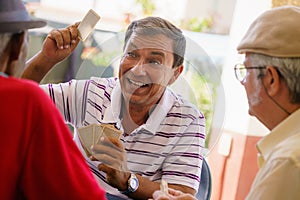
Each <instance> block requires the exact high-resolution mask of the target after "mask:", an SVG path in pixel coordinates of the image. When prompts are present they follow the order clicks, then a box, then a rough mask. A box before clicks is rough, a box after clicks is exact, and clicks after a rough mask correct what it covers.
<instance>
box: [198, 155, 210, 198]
mask: <svg viewBox="0 0 300 200" xmlns="http://www.w3.org/2000/svg"><path fill="white" fill-rule="evenodd" d="M211 181H212V180H211V173H210V169H209V166H208V164H207V162H206V160H205V159H203V164H202V171H201V179H200V185H199V188H198V193H197V194H196V198H197V199H199V200H209V199H210V196H211Z"/></svg>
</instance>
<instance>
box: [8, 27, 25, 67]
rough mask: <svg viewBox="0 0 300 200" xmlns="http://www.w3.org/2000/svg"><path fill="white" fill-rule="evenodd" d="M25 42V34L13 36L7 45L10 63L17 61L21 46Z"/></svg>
mask: <svg viewBox="0 0 300 200" xmlns="http://www.w3.org/2000/svg"><path fill="white" fill-rule="evenodd" d="M24 40H25V33H24V32H22V33H17V34H14V35H13V36H12V37H11V39H10V41H9V45H11V46H10V61H11V62H13V61H15V60H18V59H19V55H20V53H21V49H22V45H23V42H24Z"/></svg>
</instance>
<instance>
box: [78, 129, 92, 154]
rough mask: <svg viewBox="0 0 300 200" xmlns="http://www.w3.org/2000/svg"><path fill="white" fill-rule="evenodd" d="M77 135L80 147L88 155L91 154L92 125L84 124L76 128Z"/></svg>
mask: <svg viewBox="0 0 300 200" xmlns="http://www.w3.org/2000/svg"><path fill="white" fill-rule="evenodd" d="M78 135H79V138H80V141H81V144H82V147H83V149H84V151H85V153H86V155H87V156H88V157H89V156H91V155H92V150H91V146H92V145H93V144H94V140H95V134H94V126H92V125H89V126H84V127H81V128H79V129H78Z"/></svg>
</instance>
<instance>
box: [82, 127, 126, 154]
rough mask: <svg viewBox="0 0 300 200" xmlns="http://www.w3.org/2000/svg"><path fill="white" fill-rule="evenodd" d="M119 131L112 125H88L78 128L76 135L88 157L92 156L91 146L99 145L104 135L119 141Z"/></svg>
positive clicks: (120, 132)
mask: <svg viewBox="0 0 300 200" xmlns="http://www.w3.org/2000/svg"><path fill="white" fill-rule="evenodd" d="M121 134H122V131H121V130H118V129H116V128H115V126H114V125H112V124H90V125H88V126H84V127H81V128H78V135H79V138H80V141H81V144H82V146H83V148H84V151H85V153H86V155H87V156H88V157H90V156H91V155H92V150H91V146H92V145H94V144H101V137H103V135H105V137H108V138H117V139H120V137H121Z"/></svg>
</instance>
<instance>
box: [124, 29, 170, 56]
mask: <svg viewBox="0 0 300 200" xmlns="http://www.w3.org/2000/svg"><path fill="white" fill-rule="evenodd" d="M173 46H174V42H173V41H172V39H170V38H168V37H167V36H165V35H163V34H154V35H145V34H139V33H136V32H134V33H132V35H131V36H130V38H129V39H128V41H127V44H126V46H125V51H134V50H140V49H152V50H158V51H164V52H169V53H172V54H173V53H174V47H173Z"/></svg>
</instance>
